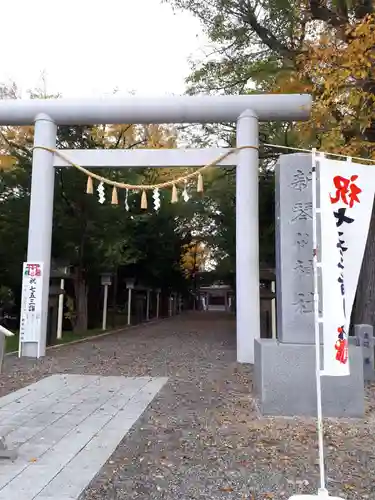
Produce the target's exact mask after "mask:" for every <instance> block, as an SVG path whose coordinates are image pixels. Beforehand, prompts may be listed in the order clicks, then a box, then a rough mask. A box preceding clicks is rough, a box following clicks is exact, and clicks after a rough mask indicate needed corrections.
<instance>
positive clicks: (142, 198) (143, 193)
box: [141, 190, 147, 210]
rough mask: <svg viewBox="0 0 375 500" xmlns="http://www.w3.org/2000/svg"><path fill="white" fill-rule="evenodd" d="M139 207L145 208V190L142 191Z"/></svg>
mask: <svg viewBox="0 0 375 500" xmlns="http://www.w3.org/2000/svg"><path fill="white" fill-rule="evenodd" d="M141 209H142V210H147V194H146V191H145V190H143V191H142V197H141Z"/></svg>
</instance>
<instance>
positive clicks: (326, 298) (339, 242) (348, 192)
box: [319, 158, 374, 376]
mask: <svg viewBox="0 0 375 500" xmlns="http://www.w3.org/2000/svg"><path fill="white" fill-rule="evenodd" d="M319 170H320V193H319V194H320V212H321V245H320V246H321V252H320V253H321V268H322V295H323V296H322V312H323V319H322V323H323V343H324V351H323V352H324V370H323V373H322V375H328V376H345V375H349V373H350V372H349V358H348V330H349V325H350V316H351V312H352V309H353V302H354V298H355V293H356V289H357V284H358V278H359V273H360V270H361V265H362V260H363V254H364V251H365V246H366V240H367V234H368V229H369V224H370V218H371V211H372V203H373V198H374V188H373V182H372V181H371V177H373V175H372V173H371V168H369V167H368V166H366V165H360V164H356V163H352V162H350V161H347V162H341V161H334V160H328V159H326V158H322V159H321V160H320V169H319Z"/></svg>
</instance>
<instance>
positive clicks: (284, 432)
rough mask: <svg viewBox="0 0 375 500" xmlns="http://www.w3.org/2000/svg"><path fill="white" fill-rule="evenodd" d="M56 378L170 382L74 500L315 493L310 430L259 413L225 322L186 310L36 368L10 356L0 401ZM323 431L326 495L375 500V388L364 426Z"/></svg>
mask: <svg viewBox="0 0 375 500" xmlns="http://www.w3.org/2000/svg"><path fill="white" fill-rule="evenodd" d="M249 300H251V299H249ZM249 328H251V325H249ZM270 369H272V367H270ZM63 373H66V374H68V373H69V374H77V375H80V374H87V375H96V376H98V377H102V376H119V375H121V376H125V377H147V378H150V377H168V381H167V383H166V384H164V386H163V387H162V389H161V390H160V391H159V392H158V394H157V395H156V397H155V398H154V399H153V400H152V401H151V402H150V404H149V405H148V406H147V408H146V410H145V411H144V413H143V414H142V416H141V417H140V418H139V419H138V420H137V421H136V422H135V423H134V425H133V426H132V428H131V429H130V430H129V432H128V433H127V434H126V435H125V437H124V439H122V440H121V442H120V443H119V445H118V446H117V448H116V450H115V451H114V452H113V453H112V455H111V457H110V458H109V459H108V460H107V461H106V463H105V464H104V466H103V467H102V468H101V470H100V472H99V473H98V474H97V475H96V476H95V477H94V478H93V480H92V481H91V482H90V485H89V486H88V487H87V488H86V489H85V491H84V492H83V493H82V494H81V495H80V497H79V499H80V500H133V499H134V500H176V499H178V500H206V499H207V500H250V499H254V500H270V499H272V500H286V499H287V498H289V497H290V496H292V494H296V493H315V492H316V489H317V487H318V484H319V471H318V467H317V458H318V453H317V439H316V422H315V420H314V419H297V418H289V419H285V418H281V419H280V418H261V417H260V415H259V412H258V411H257V408H256V405H255V401H254V396H253V394H252V378H253V371H252V368H251V367H250V366H248V365H239V364H238V363H236V333H235V321H234V317H233V316H231V315H226V314H223V313H211V312H209V313H198V312H197V313H188V314H183V315H181V316H177V317H174V318H171V319H167V320H165V321H160V322H159V323H153V324H148V325H140V326H139V327H136V328H134V329H132V330H124V331H121V332H118V333H116V334H114V335H110V336H108V337H105V338H101V339H92V340H90V341H89V342H85V343H82V344H77V345H72V346H64V347H61V348H59V349H56V350H52V351H50V352H48V356H46V358H43V359H41V360H39V361H37V362H36V361H34V360H26V359H18V358H17V357H7V358H6V360H5V365H4V371H3V373H2V374H1V376H0V396H3V395H7V394H10V393H11V392H12V391H15V390H18V389H21V388H23V387H25V386H27V385H30V384H32V383H34V382H36V381H38V380H41V379H43V378H44V377H49V376H50V375H51V374H63ZM323 411H324V409H323ZM325 424H326V425H325V445H326V466H327V468H326V471H327V478H328V488H329V491H330V494H331V495H336V496H339V497H343V498H345V500H365V499H367V500H374V499H375V481H374V476H375V453H374V450H375V384H373V385H370V386H368V387H367V388H366V418H365V419H364V420H360V421H356V420H352V421H349V420H345V419H340V420H329V421H326V422H325ZM31 458H32V457H31ZM2 464H3V462H1V463H0V469H2V468H3V467H6V465H2ZM37 464H38V462H35V464H32V465H37ZM84 464H85V462H84V461H82V468H83V466H84ZM77 468H78V467H77ZM78 473H79V471H78ZM82 474H84V472H82ZM17 500H19V499H17ZM38 500H46V499H43V497H41V498H39V499H38ZM55 500H62V499H59V497H55ZM63 500H67V498H63Z"/></svg>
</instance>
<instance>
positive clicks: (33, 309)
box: [18, 262, 44, 357]
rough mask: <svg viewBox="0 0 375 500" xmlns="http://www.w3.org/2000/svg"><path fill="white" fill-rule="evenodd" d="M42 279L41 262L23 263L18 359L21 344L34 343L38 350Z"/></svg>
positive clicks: (21, 347) (42, 269)
mask: <svg viewBox="0 0 375 500" xmlns="http://www.w3.org/2000/svg"><path fill="white" fill-rule="evenodd" d="M43 279H44V268H43V262H24V264H23V273H22V298H21V322H20V341H19V351H18V354H19V356H20V357H21V356H22V353H23V344H26V343H36V344H37V345H38V353H39V350H40V338H39V332H40V329H41V322H42V291H43Z"/></svg>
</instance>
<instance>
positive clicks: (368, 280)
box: [348, 167, 375, 326]
mask: <svg viewBox="0 0 375 500" xmlns="http://www.w3.org/2000/svg"><path fill="white" fill-rule="evenodd" d="M370 168H371V167H370ZM348 265H349V266H350V262H349V263H348ZM351 319H352V324H355V325H358V324H367V325H373V326H374V325H375V204H374V205H373V207H372V215H371V221H370V227H369V233H368V237H367V244H366V250H365V254H364V257H363V262H362V267H361V272H360V275H359V282H358V288H357V294H356V298H355V307H354V309H353V314H352V318H351Z"/></svg>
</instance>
